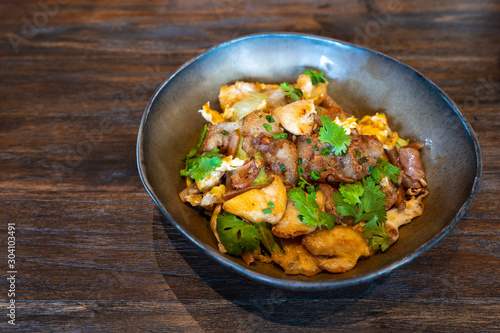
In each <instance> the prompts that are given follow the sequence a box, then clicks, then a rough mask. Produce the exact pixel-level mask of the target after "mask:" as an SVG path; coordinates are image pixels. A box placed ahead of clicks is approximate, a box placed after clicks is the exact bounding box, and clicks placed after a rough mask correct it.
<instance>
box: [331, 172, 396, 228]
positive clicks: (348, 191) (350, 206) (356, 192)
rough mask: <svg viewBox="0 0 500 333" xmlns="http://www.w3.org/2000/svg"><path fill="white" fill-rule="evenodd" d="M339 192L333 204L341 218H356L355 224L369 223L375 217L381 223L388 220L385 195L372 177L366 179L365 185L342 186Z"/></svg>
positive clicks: (364, 180) (357, 183) (334, 195)
mask: <svg viewBox="0 0 500 333" xmlns="http://www.w3.org/2000/svg"><path fill="white" fill-rule="evenodd" d="M339 191H340V193H334V194H333V202H334V203H335V205H336V210H337V212H338V213H339V214H340V215H341V216H352V217H354V223H358V222H360V221H369V220H371V219H372V218H373V217H374V216H377V217H378V219H379V220H380V221H381V222H384V221H385V220H386V216H387V214H386V211H385V209H384V206H385V204H386V202H385V194H384V193H383V192H382V190H381V189H380V185H377V183H376V181H375V180H374V179H373V178H372V177H366V178H364V179H363V183H361V182H356V183H354V184H341V185H340V187H339Z"/></svg>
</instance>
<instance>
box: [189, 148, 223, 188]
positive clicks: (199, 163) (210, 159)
mask: <svg viewBox="0 0 500 333" xmlns="http://www.w3.org/2000/svg"><path fill="white" fill-rule="evenodd" d="M221 165H222V154H219V149H214V150H212V151H208V152H204V153H203V154H201V155H199V156H196V157H192V158H190V159H188V160H186V167H185V168H184V169H182V170H181V176H185V177H190V178H192V179H194V180H195V181H200V180H202V179H203V178H205V177H206V176H208V175H209V174H210V173H211V172H212V171H214V170H215V169H217V168H218V167H220V166H221Z"/></svg>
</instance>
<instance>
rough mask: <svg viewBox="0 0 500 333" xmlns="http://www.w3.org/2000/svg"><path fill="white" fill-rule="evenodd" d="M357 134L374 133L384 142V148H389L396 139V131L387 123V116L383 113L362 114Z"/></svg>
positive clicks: (392, 146)
mask: <svg viewBox="0 0 500 333" xmlns="http://www.w3.org/2000/svg"><path fill="white" fill-rule="evenodd" d="M358 125H359V131H358V132H359V134H364V135H375V136H377V138H378V139H379V140H380V141H381V142H382V143H383V144H384V149H387V150H391V149H392V148H394V145H395V144H396V141H398V133H397V132H393V131H392V130H391V129H390V128H389V124H387V118H386V116H385V114H383V113H377V114H375V115H374V116H371V117H370V116H364V117H363V119H361V120H360V121H359V123H358Z"/></svg>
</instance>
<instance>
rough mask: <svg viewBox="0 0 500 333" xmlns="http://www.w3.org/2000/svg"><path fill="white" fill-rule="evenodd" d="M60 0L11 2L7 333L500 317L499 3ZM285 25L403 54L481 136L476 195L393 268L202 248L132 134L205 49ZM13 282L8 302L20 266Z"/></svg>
mask: <svg viewBox="0 0 500 333" xmlns="http://www.w3.org/2000/svg"><path fill="white" fill-rule="evenodd" d="M40 3H51V4H52V7H45V10H44V9H43V8H42V7H41V6H40ZM55 3H56V2H55V0H54V1H43V0H42V1H41V2H39V1H35V0H27V1H23V2H19V1H14V0H6V1H3V2H2V3H1V4H0V10H1V12H2V20H1V21H0V22H1V23H0V35H1V36H2V38H1V39H0V60H1V61H2V65H1V67H0V101H1V108H0V202H1V204H0V218H1V224H0V230H1V235H2V244H4V245H2V246H1V248H2V249H3V250H2V251H1V252H0V257H1V262H0V269H1V271H2V276H4V275H5V274H6V273H5V272H7V270H8V269H7V261H6V259H7V252H6V251H7V248H6V245H5V244H6V239H7V233H6V231H7V223H16V227H17V233H16V237H17V243H16V256H17V268H18V270H19V274H18V279H17V280H16V287H17V290H16V302H17V303H16V304H17V313H16V315H17V317H16V324H17V325H16V326H15V327H13V326H11V325H8V324H7V320H6V316H5V315H4V314H6V310H2V311H3V312H2V313H4V314H2V316H1V317H2V318H3V319H2V320H0V330H2V331H15V330H26V331H35V332H58V331H64V332H79V331H83V332H136V331H137V332H139V331H150V332H165V331H174V332H179V331H185V332H202V331H206V332H221V331H227V332H235V331H236V332H237V331H244V332H251V331H276V332H289V331H290V330H293V331H294V332H295V331H297V332H311V331H325V330H328V331H359V332H377V331H412V332H413V331H426V332H427V331H438V332H493V331H500V323H499V317H500V316H499V315H500V306H499V303H500V288H499V287H498V280H499V271H500V264H499V253H500V251H499V250H500V228H499V225H500V224H499V222H500V208H499V205H498V202H499V200H500V180H499V179H500V162H499V161H500V150H499V149H498V146H499V143H500V135H499V131H498V129H499V126H500V112H499V107H500V20H499V17H500V2H499V1H497V0H489V1H488V0H481V1H465V0H446V1H439V2H433V1H429V0H422V1H416V0H413V1H397V0H395V1H381V0H377V1H370V0H364V1H361V0H360V1H347V0H340V1H326V0H314V1H293V2H292V1H274V0H273V1H263V0H256V1H252V2H247V1H243V0H221V1H216V2H205V1H199V0H184V1H159V0H158V1H155V0H151V1H148V2H144V1H139V0H130V1H126V2H123V1H112V0H91V1H83V0H64V1H59V3H58V5H57V6H55V5H54V4H55ZM47 8H48V9H47ZM274 31H289V32H300V33H310V34H315V35H321V36H325V37H330V38H336V39H340V40H344V41H347V42H353V43H358V44H362V45H363V46H366V47H369V48H372V49H375V50H377V51H380V52H383V53H385V54H387V55H389V56H392V57H394V58H396V59H398V60H401V61H403V62H404V63H406V64H408V65H410V66H412V67H414V68H415V69H417V70H418V71H420V72H421V73H423V74H424V75H425V76H427V77H428V78H430V79H431V80H432V81H434V82H435V83H436V84H437V85H438V86H439V87H441V88H442V89H443V90H444V91H445V92H446V93H447V94H448V95H449V96H450V97H451V98H452V99H453V100H454V101H455V102H456V103H457V104H458V105H459V107H460V108H461V110H462V111H463V112H464V114H465V116H466V117H467V119H468V120H469V122H470V123H471V124H472V127H473V128H474V130H475V132H476V134H477V136H478V139H479V142H480V144H481V149H482V154H483V162H484V168H483V181H482V184H481V188H480V192H479V194H478V196H477V197H476V200H475V201H474V203H473V204H472V206H471V207H470V209H469V210H468V212H467V213H466V215H465V216H464V217H463V218H462V219H461V220H460V221H459V222H458V224H457V225H456V227H455V228H454V229H453V230H452V231H451V232H450V233H449V234H448V235H447V236H446V237H445V238H443V239H442V240H441V241H440V242H439V243H438V244H437V245H436V246H435V247H433V248H432V249H431V250H429V251H428V252H426V253H424V254H423V255H422V256H420V257H419V258H417V259H416V260H414V261H412V262H411V263H409V264H407V265H405V266H403V267H401V268H399V269H397V270H396V271H394V272H393V273H391V274H390V275H388V276H386V277H384V278H381V279H379V280H376V281H374V282H372V283H369V284H365V285H360V286H356V287H351V288H346V289H342V290H334V291H329V292H322V293H305V292H290V291H286V290H280V289H275V288H270V287H266V286H263V285H260V284H257V283H255V282H253V281H251V280H248V279H246V278H243V277H241V276H239V275H236V274H235V273H233V272H232V271H229V270H228V269H226V268H225V267H222V266H221V265H219V264H217V263H216V262H214V261H213V260H211V259H210V258H209V257H207V256H206V255H205V254H204V253H202V252H201V251H200V250H198V249H197V248H195V247H194V245H192V244H191V243H190V242H188V241H187V240H186V239H185V238H184V237H183V236H182V235H181V234H180V233H179V231H177V230H176V229H175V228H174V227H172V226H171V225H170V224H169V223H168V222H166V221H164V220H163V219H162V218H161V217H160V215H159V213H158V211H157V209H156V208H155V206H154V204H153V202H152V201H151V200H150V198H149V196H148V195H147V193H146V191H145V190H144V189H143V187H142V184H141V182H140V179H139V176H138V173H137V168H136V162H135V142H136V136H137V130H138V126H139V122H140V118H141V116H142V113H143V110H144V107H145V106H146V103H147V101H148V99H149V97H150V96H151V95H152V93H153V91H154V90H155V88H156V86H157V85H158V84H159V83H160V82H161V81H163V80H164V79H165V78H167V77H168V76H169V75H170V74H172V73H173V72H174V71H175V70H176V69H177V68H178V67H179V66H181V65H182V64H183V63H185V62H186V61H188V60H190V59H191V58H193V57H195V56H197V55H198V54H200V53H201V52H203V51H204V50H206V49H207V48H210V47H212V46H214V45H217V44H219V43H221V42H224V41H227V40H230V39H232V38H236V37H239V36H244V35H247V34H252V33H264V32H274ZM0 286H1V289H2V291H0V303H1V308H2V309H5V306H6V305H7V302H8V300H9V298H8V297H7V289H8V286H7V283H6V279H5V278H2V279H1V282H0Z"/></svg>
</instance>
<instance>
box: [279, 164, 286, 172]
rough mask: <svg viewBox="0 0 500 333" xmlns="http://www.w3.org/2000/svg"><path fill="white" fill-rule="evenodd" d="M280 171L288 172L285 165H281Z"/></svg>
mask: <svg viewBox="0 0 500 333" xmlns="http://www.w3.org/2000/svg"><path fill="white" fill-rule="evenodd" d="M280 169H281V171H283V172H286V168H285V166H284V165H283V163H281V164H280Z"/></svg>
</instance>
